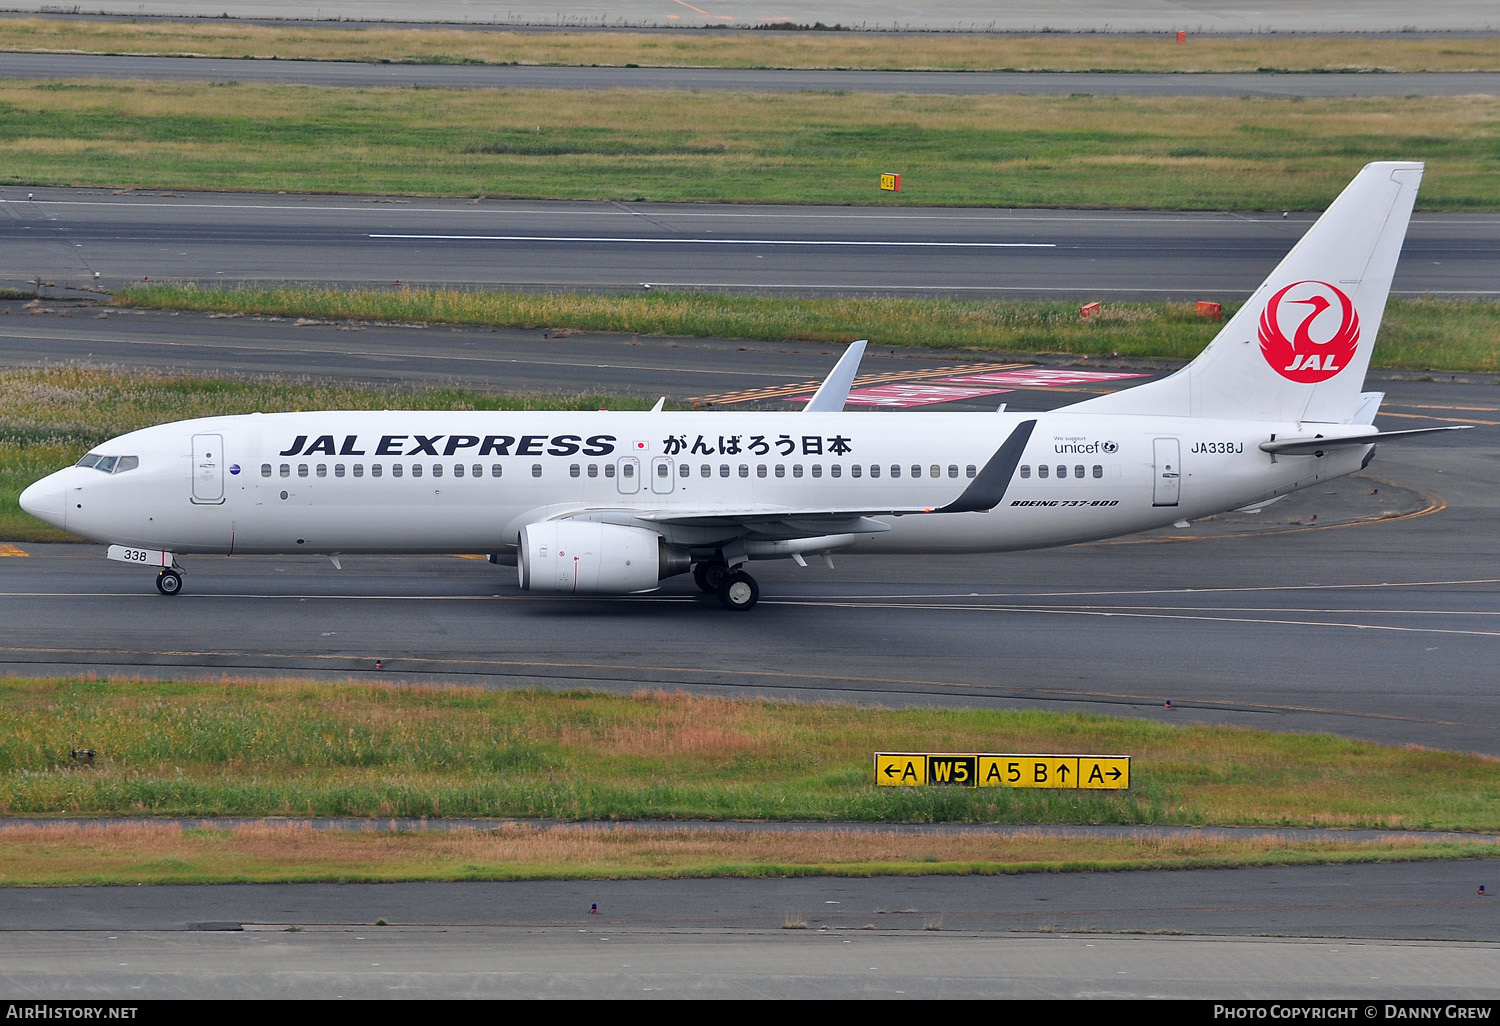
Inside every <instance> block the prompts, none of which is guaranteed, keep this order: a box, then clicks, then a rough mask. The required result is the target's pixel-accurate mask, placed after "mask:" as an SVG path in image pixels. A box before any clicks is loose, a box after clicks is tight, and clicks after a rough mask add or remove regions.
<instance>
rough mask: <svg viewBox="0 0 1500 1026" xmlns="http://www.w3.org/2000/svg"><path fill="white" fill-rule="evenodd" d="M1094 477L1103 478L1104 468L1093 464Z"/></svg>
mask: <svg viewBox="0 0 1500 1026" xmlns="http://www.w3.org/2000/svg"><path fill="white" fill-rule="evenodd" d="M1094 476H1095V477H1103V476H1104V468H1103V467H1101V466H1100V465H1099V464H1097V463H1095V464H1094Z"/></svg>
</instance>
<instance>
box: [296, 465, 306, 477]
mask: <svg viewBox="0 0 1500 1026" xmlns="http://www.w3.org/2000/svg"><path fill="white" fill-rule="evenodd" d="M297 476H298V477H306V476H307V464H306V463H299V464H297Z"/></svg>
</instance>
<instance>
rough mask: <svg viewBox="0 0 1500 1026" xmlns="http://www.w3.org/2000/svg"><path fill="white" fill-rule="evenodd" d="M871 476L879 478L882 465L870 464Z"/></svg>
mask: <svg viewBox="0 0 1500 1026" xmlns="http://www.w3.org/2000/svg"><path fill="white" fill-rule="evenodd" d="M870 476H871V477H879V476H880V464H879V463H871V464H870Z"/></svg>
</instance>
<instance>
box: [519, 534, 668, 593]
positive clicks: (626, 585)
mask: <svg viewBox="0 0 1500 1026" xmlns="http://www.w3.org/2000/svg"><path fill="white" fill-rule="evenodd" d="M518 551H519V555H520V559H519V561H518V566H519V574H520V579H521V587H522V588H525V589H526V590H527V591H561V592H568V593H571V594H580V595H588V594H596V595H626V594H629V593H630V592H636V591H655V590H656V587H657V582H658V581H660V580H661V579H662V578H664V577H671V576H673V575H675V574H680V573H684V572H686V571H687V569H688V568H689V566H690V560H689V557H688V553H687V550H685V549H679V548H676V547H674V546H671V545H668V544H666V543H665V542H664V541H662V538H661V535H659V534H657V533H656V532H655V531H648V530H646V529H645V528H642V527H622V526H621V525H619V524H601V523H597V522H594V521H589V520H545V521H542V522H541V523H537V524H527V525H526V526H525V527H523V528H521V536H520V546H519V550H518Z"/></svg>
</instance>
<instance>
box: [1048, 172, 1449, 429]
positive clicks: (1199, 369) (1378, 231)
mask: <svg viewBox="0 0 1500 1026" xmlns="http://www.w3.org/2000/svg"><path fill="white" fill-rule="evenodd" d="M1421 181H1422V165H1421V164H1419V163H1414V162H1396V161H1388V162H1383V163H1378V164H1367V165H1365V167H1364V168H1363V170H1361V171H1360V172H1359V174H1358V175H1356V176H1355V178H1354V181H1352V182H1350V183H1349V185H1348V186H1347V187H1346V188H1345V189H1344V191H1343V192H1341V193H1340V194H1339V196H1338V198H1337V199H1335V200H1334V201H1333V204H1332V205H1331V206H1329V208H1328V209H1327V210H1326V211H1324V212H1323V216H1322V217H1320V218H1318V220H1317V222H1316V223H1315V224H1314V225H1313V226H1312V227H1311V228H1309V229H1308V231H1307V234H1306V235H1304V236H1302V239H1301V241H1299V242H1298V243H1297V245H1296V246H1294V247H1292V251H1291V252H1290V253H1288V254H1287V255H1286V257H1285V258H1284V259H1283V260H1282V261H1281V263H1280V264H1278V265H1277V266H1276V270H1274V271H1272V272H1271V275H1270V277H1268V278H1267V279H1266V280H1265V281H1264V282H1262V283H1261V286H1260V288H1258V289H1256V291H1255V294H1254V295H1252V296H1251V297H1250V298H1249V300H1247V301H1246V303H1245V305H1244V306H1242V307H1240V310H1239V312H1238V313H1236V314H1235V315H1234V317H1232V318H1231V319H1230V320H1229V323H1227V324H1225V325H1224V327H1223V329H1222V330H1221V331H1220V332H1219V334H1218V335H1216V336H1215V337H1214V340H1213V341H1212V342H1210V343H1209V345H1208V348H1206V349H1204V350H1203V352H1202V353H1200V354H1198V358H1197V359H1195V360H1194V361H1193V362H1192V363H1190V364H1188V365H1187V366H1186V367H1184V368H1182V370H1180V371H1178V372H1177V373H1176V374H1173V375H1171V376H1170V377H1166V378H1163V379H1161V380H1160V381H1153V382H1151V383H1149V384H1145V385H1140V386H1138V387H1136V388H1131V389H1126V390H1125V391H1122V392H1116V393H1114V394H1112V395H1106V396H1100V397H1098V398H1096V399H1090V400H1087V401H1085V402H1082V403H1079V404H1077V405H1076V406H1072V407H1069V410H1070V411H1077V412H1080V413H1083V412H1088V413H1154V414H1163V415H1167V416H1182V417H1221V418H1225V419H1229V420H1268V421H1282V422H1285V421H1313V422H1317V423H1336V424H1346V423H1350V422H1351V421H1352V420H1353V419H1354V418H1355V417H1356V415H1357V414H1358V412H1359V410H1360V407H1361V402H1362V400H1361V398H1360V389H1361V387H1362V386H1363V384H1364V379H1365V370H1366V368H1368V367H1369V365H1370V352H1371V350H1373V349H1374V348H1375V336H1376V334H1377V333H1378V332H1379V330H1380V319H1381V317H1382V315H1383V314H1384V313H1385V300H1386V296H1387V295H1388V294H1389V293H1390V290H1391V278H1392V277H1393V276H1394V275H1395V273H1396V258H1397V257H1398V256H1399V255H1400V253H1401V244H1402V242H1403V241H1404V240H1405V238H1406V225H1407V222H1408V221H1410V219H1411V210H1412V204H1413V203H1415V202H1416V198H1417V186H1418V185H1419V184H1420V183H1421Z"/></svg>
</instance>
